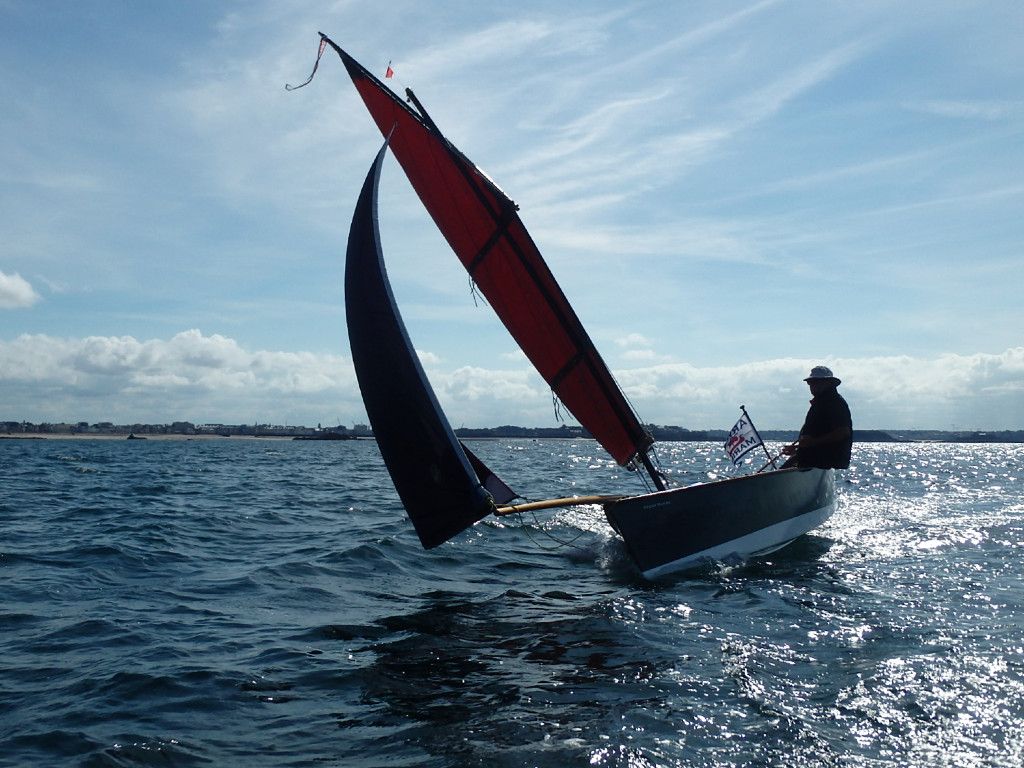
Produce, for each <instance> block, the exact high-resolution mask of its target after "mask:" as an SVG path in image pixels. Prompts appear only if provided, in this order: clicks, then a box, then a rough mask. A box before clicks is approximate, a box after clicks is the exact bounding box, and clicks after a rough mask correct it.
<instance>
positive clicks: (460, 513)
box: [307, 35, 835, 578]
mask: <svg viewBox="0 0 1024 768" xmlns="http://www.w3.org/2000/svg"><path fill="white" fill-rule="evenodd" d="M325 45H330V46H331V47H332V48H333V49H334V50H335V51H336V52H337V54H338V55H339V56H340V57H341V60H342V62H343V63H344V65H345V67H346V69H347V71H348V73H349V75H350V77H351V78H352V81H353V83H354V84H355V86H356V89H357V91H358V92H359V94H360V96H361V97H362V99H363V101H364V103H365V104H366V107H367V109H368V110H369V112H370V115H371V116H372V117H373V119H374V121H375V122H376V124H377V126H378V128H379V129H380V131H381V133H382V134H383V135H384V136H385V137H386V141H385V145H384V147H382V149H381V152H380V153H379V154H378V157H377V160H376V161H375V162H374V165H373V166H372V168H371V170H370V172H369V174H368V175H367V178H366V182H365V183H364V186H363V191H362V193H361V194H360V198H359V202H358V203H357V206H356V212H355V214H354V216H353V221H352V228H351V230H350V235H349V245H348V253H347V262H346V275H345V295H346V313H347V317H348V325H349V339H350V343H351V345H352V354H353V363H354V365H355V368H356V374H357V378H358V380H359V385H360V389H361V391H362V394H363V400H364V403H365V405H366V408H367V416H368V418H369V420H370V423H371V425H372V426H373V430H374V433H375V435H376V437H377V443H378V446H379V447H380V451H381V454H382V456H383V458H384V461H385V463H386V465H387V467H388V470H389V473H390V474H391V477H392V480H393V482H394V483H395V487H396V489H397V490H398V493H399V496H400V498H401V499H402V503H403V505H404V506H405V508H406V511H407V513H408V515H409V517H410V519H411V521H412V523H413V525H414V527H415V528H416V531H417V533H418V535H419V537H420V540H421V543H422V544H423V546H424V547H426V548H430V547H434V546H437V545H439V544H441V543H443V542H445V541H447V540H448V539H450V538H452V537H453V536H455V535H457V534H458V533H460V532H461V531H463V530H464V529H466V528H468V527H469V526H471V525H473V524H474V523H476V522H477V521H479V520H481V519H483V518H484V517H485V516H487V515H488V514H492V513H496V514H502V513H509V512H512V511H517V510H523V509H527V508H534V509H536V508H540V507H542V506H549V507H551V506H568V505H571V504H589V503H600V504H603V505H604V509H605V514H606V516H607V519H608V521H609V523H610V525H611V527H612V528H613V529H614V530H615V532H616V533H618V534H619V536H621V537H622V539H623V541H624V542H625V545H626V549H627V550H628V552H629V553H630V555H631V556H632V558H633V559H634V561H635V562H636V564H637V566H638V568H639V569H640V571H641V572H642V573H643V575H644V576H645V577H647V578H656V577H659V576H663V575H666V574H669V573H673V572H676V571H681V570H686V569H690V568H693V567H696V566H699V565H703V564H705V563H707V562H709V561H715V560H723V561H739V560H744V559H747V558H749V557H752V556H757V555H759V554H763V553H766V552H769V551H773V550H775V549H778V548H779V547H781V546H784V545H785V544H786V543H788V542H790V541H792V540H793V539H794V538H796V537H797V536H800V535H801V534H803V533H806V532H807V531H809V530H811V529H812V528H814V527H816V526H818V525H820V524H821V523H822V522H824V521H825V520H826V519H828V517H829V516H830V515H831V514H832V512H833V511H834V509H835V481H834V473H833V470H831V469H783V470H774V471H770V472H763V473H759V474H755V475H747V476H743V477H736V478H731V479H728V480H722V481H717V482H710V483H704V484H701V485H697V486H691V487H686V488H671V489H670V488H668V487H667V485H666V482H665V477H664V475H663V474H662V473H661V472H660V471H659V470H658V469H657V466H656V461H655V456H654V454H653V450H652V449H653V446H654V440H653V438H652V437H651V435H650V433H649V432H648V431H647V430H646V429H645V428H644V426H643V424H642V422H641V421H640V419H639V417H638V416H637V414H636V413H635V412H634V410H633V408H632V406H631V405H630V404H629V402H628V400H627V399H626V397H625V395H624V393H623V392H622V390H621V389H620V388H619V386H618V384H617V383H616V382H615V380H614V378H613V377H612V374H611V372H610V371H609V370H608V367H607V366H606V365H605V363H604V361H603V360H602V359H601V356H600V355H599V353H598V351H597V349H596V347H595V346H594V344H593V342H592V341H591V339H590V337H589V335H588V334H587V332H586V330H585V329H584V327H583V325H582V323H581V322H580V321H579V318H578V317H577V316H576V313H575V311H574V310H573V308H572V307H571V306H570V304H569V302H568V300H567V299H566V297H565V295H564V293H563V292H562V289H561V287H560V286H559V285H558V283H557V282H556V280H555V278H554V276H553V275H552V274H551V271H550V269H549V268H548V266H547V264H546V263H545V261H544V259H543V258H542V256H541V254H540V251H539V249H538V248H537V246H536V244H535V243H534V242H533V239H532V238H531V237H530V235H529V233H528V232H527V230H526V228H525V226H524V225H523V222H522V221H521V220H520V218H519V215H518V208H517V206H516V205H515V203H513V202H512V200H510V199H509V198H508V197H507V196H506V195H505V194H504V193H503V192H502V191H501V190H500V189H499V188H498V187H497V186H496V185H495V184H494V183H493V182H492V181H491V180H490V179H489V178H488V177H487V176H486V175H485V174H484V173H483V172H482V171H480V169H478V168H477V167H476V166H475V165H474V164H473V163H472V162H470V161H469V159H468V158H466V156H465V155H463V154H462V153H461V152H460V151H459V150H458V149H456V148H455V147H454V146H453V145H452V144H451V143H450V142H449V141H448V140H447V139H446V138H445V137H444V136H443V134H442V133H441V132H440V130H439V129H438V128H437V126H436V125H435V124H434V121H433V120H432V119H431V118H430V117H429V115H427V113H426V111H425V110H424V109H423V108H422V106H421V105H420V103H419V101H418V100H417V99H416V97H415V96H414V95H413V94H412V92H411V91H407V94H408V96H409V100H410V102H411V103H412V104H414V105H415V109H413V108H412V107H410V106H407V105H406V104H405V103H403V101H402V100H401V99H400V98H399V97H398V96H397V95H396V94H395V93H393V92H392V91H391V90H390V89H388V88H387V87H386V86H385V85H384V84H383V83H382V82H381V81H380V80H378V79H377V78H376V77H374V76H373V75H372V74H371V73H370V72H368V71H367V70H366V69H365V68H364V67H362V66H361V65H360V64H359V63H358V62H356V61H355V60H354V59H353V58H352V57H351V56H349V55H348V54H347V53H346V52H345V51H343V50H342V49H341V48H339V47H338V46H337V45H336V44H335V43H334V42H333V41H331V40H330V39H329V38H327V37H326V36H324V35H321V48H320V53H321V54H322V53H323V50H324V47H325ZM317 61H318V63H319V57H318V59H317ZM315 71H316V68H315V67H314V72H315ZM311 77H312V76H311ZM307 82H309V81H307ZM388 148H390V150H391V151H392V152H393V153H394V155H395V157H396V158H397V159H398V161H399V163H400V165H401V166H402V168H403V170H404V171H405V174H406V176H407V177H408V179H409V181H410V183H411V184H412V186H413V188H414V189H415V190H416V193H417V194H418V196H419V198H420V200H421V201H422V203H423V205H424V207H425V208H426V210H427V212H428V213H429V214H430V216H431V217H432V218H433V220H434V222H435V223H436V224H437V226H438V228H439V229H440V231H441V233H442V234H443V235H444V237H445V239H446V240H447V241H448V243H449V245H450V246H451V248H452V250H453V251H454V252H455V254H456V256H458V258H459V260H460V261H461V262H462V264H463V265H464V266H465V268H466V269H467V271H468V272H469V274H470V277H471V278H472V280H473V281H474V283H475V285H476V287H477V288H478V289H479V290H480V291H481V293H483V295H484V296H485V297H486V298H487V300H488V302H489V303H490V305H491V307H492V308H493V309H494V310H495V312H496V314H497V315H498V317H499V318H500V319H501V321H502V323H503V324H504V325H505V327H506V328H507V329H508V331H509V332H510V333H511V335H512V337H513V338H514V339H515V340H516V342H517V343H518V344H519V346H520V348H521V349H522V350H523V352H524V353H525V354H526V356H527V357H528V358H529V360H530V362H531V363H532V364H533V366H534V367H535V368H536V369H537V371H538V373H540V375H541V376H542V377H543V378H544V380H545V381H546V382H547V383H548V385H549V386H550V387H551V389H552V390H553V392H554V393H555V394H556V395H557V397H558V398H559V399H560V400H561V402H562V404H563V405H564V406H565V407H566V408H567V409H568V410H569V411H570V412H571V413H572V414H573V415H574V416H575V417H576V419H577V420H578V421H579V423H580V424H581V425H582V426H583V427H584V428H585V429H586V430H587V431H588V432H589V433H590V434H591V435H592V436H593V437H594V438H595V439H596V440H597V441H598V442H599V443H600V444H601V446H602V447H604V449H605V450H607V451H608V453H609V454H610V455H611V456H612V457H613V458H614V459H615V461H616V462H618V464H620V465H622V466H628V467H630V468H632V469H636V470H638V476H640V477H646V479H647V482H648V483H649V484H650V485H649V487H648V491H649V492H646V493H643V494H640V495H637V496H628V497H621V496H602V495H596V496H592V497H586V498H585V499H584V498H574V499H560V500H554V501H548V502H539V503H533V504H527V505H517V506H512V507H509V506H502V505H507V502H508V501H510V500H511V499H512V498H514V494H512V493H511V492H510V491H508V488H507V486H505V485H504V483H502V482H501V481H500V480H498V479H497V478H496V477H495V476H494V475H493V473H491V472H490V471H489V470H488V469H487V468H486V467H484V466H483V465H482V464H481V463H480V462H479V460H478V459H476V457H474V456H472V454H470V453H469V452H468V451H467V450H466V449H465V447H464V446H462V445H461V444H460V443H459V441H458V439H457V438H456V437H455V434H454V432H453V431H452V430H451V427H450V425H449V424H448V421H447V419H446V418H445V416H444V414H443V412H442V411H441V408H440V406H439V404H438V401H437V398H436V396H435V395H434V393H433V391H432V390H431V389H430V385H429V382H428V381H427V378H426V376H425V374H424V373H423V371H422V368H421V367H420V366H419V362H418V360H417V358H416V355H415V352H414V350H413V348H412V344H411V342H410V341H409V336H408V333H407V331H406V329H405V326H404V324H403V323H402V321H401V317H400V315H399V313H398V308H397V306H396V304H395V302H394V296H393V295H392V292H391V288H390V285H389V284H388V282H387V275H386V271H385V269H384V261H383V254H382V251H381V248H380V238H379V232H378V231H377V216H376V204H377V202H376V201H377V185H378V183H379V177H380V166H381V162H382V159H383V157H384V154H385V152H386V150H387V149H388ZM410 429H415V430H416V431H415V433H410ZM640 470H642V472H641V471H640Z"/></svg>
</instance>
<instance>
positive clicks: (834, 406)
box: [796, 389, 853, 469]
mask: <svg viewBox="0 0 1024 768" xmlns="http://www.w3.org/2000/svg"><path fill="white" fill-rule="evenodd" d="M843 426H845V427H849V429H850V435H849V436H848V437H847V438H846V439H845V440H841V441H839V442H836V443H829V444H828V445H822V446H815V447H813V448H801V449H799V451H798V452H797V455H796V464H797V466H800V467H820V468H821V469H828V468H829V467H834V468H835V469H846V468H847V467H849V466H850V453H851V452H852V450H853V418H852V417H851V416H850V406H848V405H847V404H846V401H845V400H844V399H843V396H842V395H840V394H839V393H838V392H837V391H836V390H835V389H828V390H826V391H825V392H821V393H820V394H818V395H817V396H816V397H815V398H814V399H813V400H811V407H810V410H808V411H807V418H805V419H804V425H803V427H802V428H801V429H800V434H801V435H807V436H808V437H821V436H822V435H827V434H828V433H829V432H831V431H832V430H834V429H837V428H838V427H843Z"/></svg>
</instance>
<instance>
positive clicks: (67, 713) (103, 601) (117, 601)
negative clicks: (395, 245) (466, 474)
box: [0, 440, 1024, 767]
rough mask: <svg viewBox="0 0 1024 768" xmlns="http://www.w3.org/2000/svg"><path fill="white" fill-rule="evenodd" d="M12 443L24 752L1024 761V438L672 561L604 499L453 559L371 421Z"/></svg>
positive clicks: (378, 758) (14, 601) (523, 474)
mask: <svg viewBox="0 0 1024 768" xmlns="http://www.w3.org/2000/svg"><path fill="white" fill-rule="evenodd" d="M661 450H662V456H661V459H662V463H663V464H664V465H665V466H666V467H667V468H668V469H669V471H670V472H673V473H674V474H675V475H676V477H678V478H680V479H681V480H684V481H687V482H689V481H692V480H699V479H703V478H708V477H715V476H721V475H723V474H725V473H727V472H728V469H727V467H726V463H725V462H724V461H723V460H722V459H721V457H720V456H719V446H716V445H704V444H679V445H669V446H667V447H665V446H663V447H662V449H661ZM474 452H476V453H477V454H478V455H480V457H481V458H483V459H484V460H485V461H486V462H487V463H488V464H489V465H490V466H491V467H492V468H493V469H494V470H495V471H497V472H498V474H500V475H501V476H502V477H503V478H504V479H505V480H506V481H507V482H509V483H510V484H511V485H512V486H513V487H515V488H516V489H517V490H519V491H520V492H522V493H523V494H524V495H529V496H538V497H539V496H543V495H547V494H557V495H567V494H571V493H584V492H591V491H594V490H597V491H600V492H618V491H638V490H640V488H638V487H636V486H635V483H636V478H635V477H634V476H632V474H631V473H629V472H627V471H625V470H623V469H621V468H619V467H616V466H615V465H613V464H611V463H610V462H609V461H608V460H607V458H606V457H603V456H602V454H601V453H600V452H599V450H598V449H597V448H596V446H595V445H594V444H593V443H589V442H581V443H574V442H572V441H485V442H480V443H479V444H474ZM0 460H2V461H3V466H4V469H5V480H6V488H5V493H4V494H3V495H2V497H0V515H2V519H3V521H4V525H3V538H2V541H0V574H2V577H3V584H4V586H5V595H4V597H5V599H4V601H3V603H2V607H0V626H2V627H3V630H4V631H3V633H2V635H0V653H2V658H3V663H2V664H0V723H2V726H0V765H11V766H23V765H40V766H43V765H55V766H63V765H85V766H149V765H160V766H199V765H245V766H308V765H339V766H341V765H344V766H382V765H389V766H524V765H532V766H565V765H595V766H631V767H637V766H677V765H700V766H733V765H765V766H767V765H787V766H879V765H896V764H899V765H908V766H946V765H948V766H1017V765H1020V764H1022V763H1024V737H1022V736H1021V734H1020V729H1019V727H1018V723H1019V722H1020V720H1021V718H1022V716H1024V631H1022V630H1024V584H1022V581H1021V578H1020V575H1019V574H1020V567H1019V565H1018V562H1017V554H1018V553H1019V551H1020V549H1021V545H1022V543H1024V541H1022V540H1024V502H1022V501H1021V488H1022V482H1021V480H1022V472H1024V467H1022V464H1024V450H1021V448H1020V447H1017V446H985V445H970V446H954V445H865V446H858V447H857V451H856V455H855V462H854V466H853V467H851V469H850V470H847V471H846V472H845V473H844V475H843V482H842V483H841V487H840V508H839V511H838V512H837V514H836V515H835V516H834V517H833V518H832V520H831V521H829V523H828V524H827V525H826V526H824V527H823V528H821V529H819V530H818V531H816V532H815V533H814V534H812V535H810V536H805V537H803V538H801V539H800V540H798V541H797V542H796V543H795V544H794V545H792V546H791V547H789V548H787V549H785V550H783V551H781V552H779V553H777V554H776V555H774V556H773V558H772V559H771V560H769V561H762V562H757V563H751V564H747V565H745V566H741V567H734V568H708V569H705V570H704V571H701V572H699V573H696V574H691V575H689V576H686V577H680V578H677V579H674V580H671V581H665V582H658V583H650V582H646V581H644V580H642V579H641V578H640V577H639V575H638V574H637V573H636V571H635V569H634V568H633V567H632V565H631V564H630V562H629V560H628V557H627V556H626V554H625V552H624V549H623V548H622V547H621V545H620V544H619V542H618V540H617V539H615V538H614V537H613V536H612V535H610V534H609V532H608V528H607V526H606V525H604V523H603V522H602V520H601V516H600V513H599V512H598V511H597V510H589V509H582V510H580V509H576V510H562V511H559V512H556V513H552V514H547V515H544V516H538V517H536V518H534V517H529V518H524V519H522V520H519V519H514V518H513V519H508V518H504V519H501V520H492V521H485V522H484V523H481V524H479V525H477V526H476V527H474V528H473V529H472V530H471V531H468V532H466V533H465V534H463V535H461V536H459V537H457V538H456V539H455V540H454V541H452V542H450V543H448V544H445V545H443V546H441V547H439V548H437V549H435V550H431V551H429V552H425V551H423V550H422V549H421V548H420V546H419V544H418V541H417V539H416V537H415V534H414V533H413V531H412V529H411V527H410V526H409V525H408V524H407V522H406V521H405V519H404V513H403V511H402V509H401V506H400V504H399V502H398V500H397V497H396V495H395V493H394V491H393V489H392V487H391V485H390V482H389V481H388V478H387V475H386V473H385V472H384V470H383V469H382V467H381V465H380V462H379V457H378V456H377V453H376V447H375V445H374V444H373V443H372V442H362V441H360V442H334V443H315V442H298V443H292V442H286V441H258V440H237V441H236V440H224V441H182V442H171V441H145V442H142V441H138V442H136V441H131V442H129V441H99V440H97V441H79V440H76V441H67V440H37V441H15V440H4V441H0Z"/></svg>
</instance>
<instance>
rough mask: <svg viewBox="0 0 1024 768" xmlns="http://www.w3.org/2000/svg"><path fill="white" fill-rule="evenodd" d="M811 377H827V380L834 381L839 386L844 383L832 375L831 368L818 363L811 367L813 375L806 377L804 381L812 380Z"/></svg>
mask: <svg viewBox="0 0 1024 768" xmlns="http://www.w3.org/2000/svg"><path fill="white" fill-rule="evenodd" d="M811 379H825V380H826V381H834V382H835V384H836V386H837V387H838V386H839V385H840V384H842V383H843V382H841V381H840V380H839V379H837V378H836V377H835V376H833V375H832V369H831V368H826V367H825V366H824V365H816V366H814V367H813V368H811V375H810V376H808V377H807V378H806V379H804V381H810V380H811Z"/></svg>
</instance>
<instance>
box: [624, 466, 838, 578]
mask: <svg viewBox="0 0 1024 768" xmlns="http://www.w3.org/2000/svg"><path fill="white" fill-rule="evenodd" d="M835 508H836V494H835V471H834V470H831V469H783V470H778V471H775V472H763V473H759V474H754V475H745V476H743V477H736V478H731V479H728V480H719V481H717V482H712V483H702V484H700V485H693V486H689V487H687V488H674V489H671V490H667V491H660V492H658V493H650V494H646V495H644V496H632V497H629V498H625V499H622V500H620V501H617V502H614V503H611V504H607V505H605V514H606V515H607V517H608V522H609V523H610V524H611V526H612V528H614V529H615V531H616V532H617V533H618V534H619V535H620V536H621V537H622V539H623V541H624V542H625V544H626V549H627V550H628V551H629V553H630V555H631V556H632V558H633V560H634V561H635V562H636V564H637V566H638V567H639V568H640V571H641V572H642V573H643V575H644V577H645V578H648V579H654V578H658V577H660V576H665V575H668V574H670V573H675V572H678V571H685V570H688V569H691V568H696V567H699V566H701V565H705V564H707V563H709V562H715V561H724V562H734V561H737V560H739V561H742V560H746V559H748V558H750V557H755V556H757V555H761V554H767V553H768V552H771V551H773V550H775V549H778V548H780V547H782V546H784V545H785V544H787V543H789V542H790V541H792V540H793V539H795V538H796V537H797V536H800V535H801V534H804V533H807V532H808V531H810V530H812V529H813V528H816V527H817V526H819V525H821V524H822V523H824V522H825V521H826V520H827V519H828V518H829V517H830V516H831V515H832V513H833V512H834V511H835Z"/></svg>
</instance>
